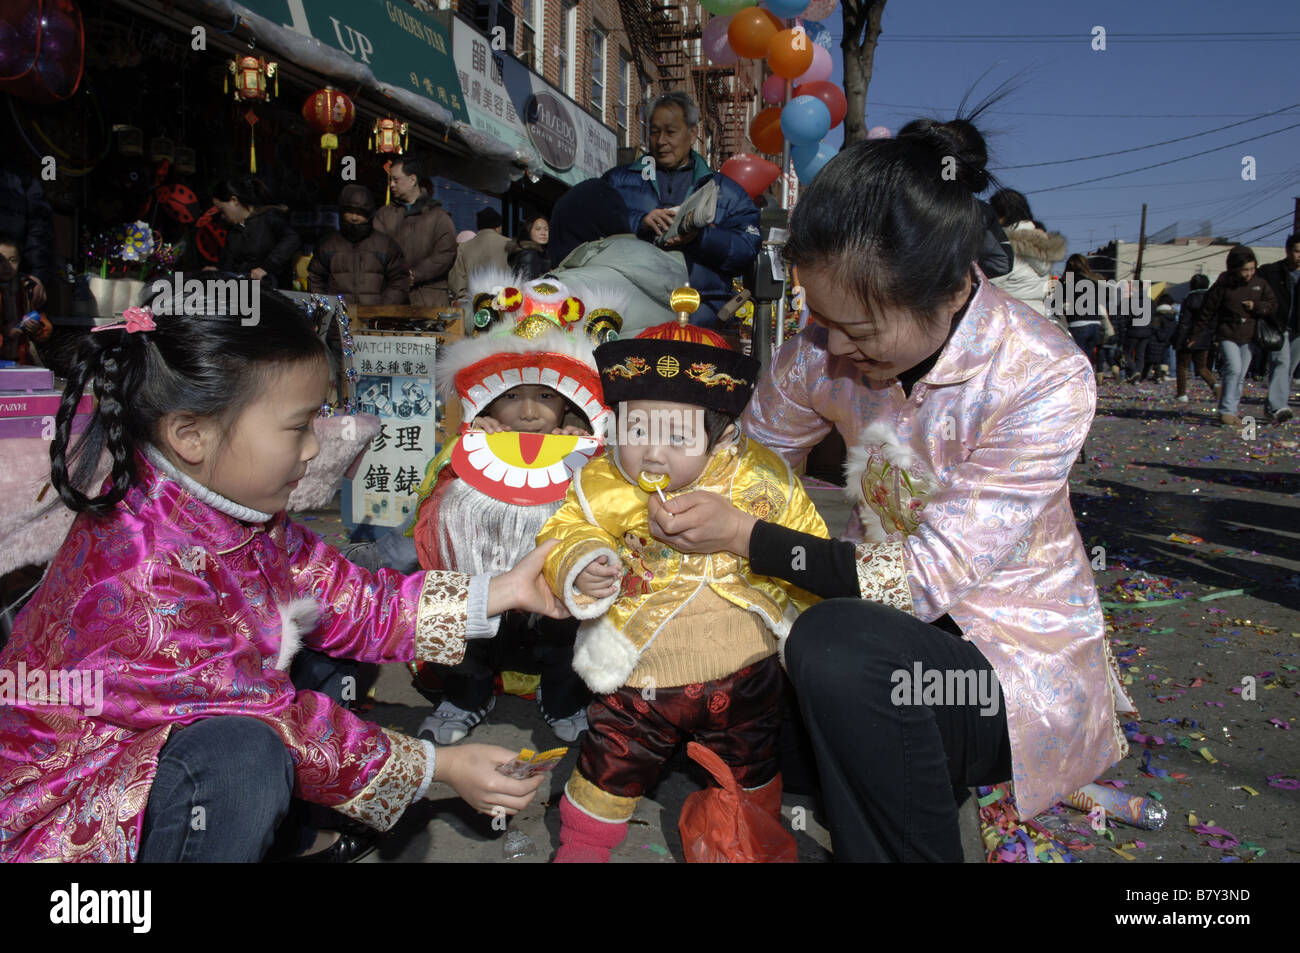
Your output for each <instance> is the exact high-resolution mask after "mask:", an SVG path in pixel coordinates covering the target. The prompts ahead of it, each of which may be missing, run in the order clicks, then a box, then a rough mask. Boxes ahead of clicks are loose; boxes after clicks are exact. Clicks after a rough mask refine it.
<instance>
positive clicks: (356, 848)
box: [289, 828, 379, 864]
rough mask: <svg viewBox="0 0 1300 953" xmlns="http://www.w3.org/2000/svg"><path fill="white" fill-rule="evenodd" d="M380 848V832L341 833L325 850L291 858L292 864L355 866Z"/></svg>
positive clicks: (351, 831)
mask: <svg viewBox="0 0 1300 953" xmlns="http://www.w3.org/2000/svg"><path fill="white" fill-rule="evenodd" d="M378 846H379V832H378V831H372V830H370V829H368V828H367V829H360V828H358V829H355V830H346V831H339V839H338V840H336V841H335V842H334V843H333V844H330V846H328V847H326V848H325V849H324V850H318V851H316V853H314V854H302V855H300V856H298V857H293V858H290V860H289V863H291V864H354V863H356V862H357V861H358V860H360V859H361V858H362V857H365V856H367V855H368V854H371V853H373V852H374V850H375V848H376V847H378Z"/></svg>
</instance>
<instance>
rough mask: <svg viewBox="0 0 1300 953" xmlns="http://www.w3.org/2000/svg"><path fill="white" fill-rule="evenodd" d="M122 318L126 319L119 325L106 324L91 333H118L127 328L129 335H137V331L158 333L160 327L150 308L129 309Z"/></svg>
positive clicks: (91, 330) (93, 329) (92, 329)
mask: <svg viewBox="0 0 1300 953" xmlns="http://www.w3.org/2000/svg"><path fill="white" fill-rule="evenodd" d="M122 317H124V318H126V320H125V321H122V322H120V323H118V324H105V325H103V326H102V327H98V328H91V329H90V333H91V334H94V333H95V332H96V331H118V330H121V329H122V328H126V333H127V334H135V332H137V331H157V330H158V325H156V324H154V323H153V310H152V309H150V308H147V307H145V308H127V309H126V310H125V311H123V312H122Z"/></svg>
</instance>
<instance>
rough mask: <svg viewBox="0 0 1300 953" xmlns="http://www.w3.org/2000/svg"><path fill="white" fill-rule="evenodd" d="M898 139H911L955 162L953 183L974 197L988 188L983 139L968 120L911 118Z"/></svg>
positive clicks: (986, 152)
mask: <svg viewBox="0 0 1300 953" xmlns="http://www.w3.org/2000/svg"><path fill="white" fill-rule="evenodd" d="M898 138H899V139H906V140H911V141H913V142H917V143H919V144H921V145H924V146H926V147H928V148H930V149H932V150H934V151H935V152H936V153H937V154H938V155H940V156H952V157H953V159H954V160H955V161H956V164H957V168H956V172H957V178H956V181H957V182H959V183H961V184H962V185H964V186H966V188H968V189H970V191H971V193H972V194H974V195H978V194H979V193H981V192H983V191H984V190H985V189H987V188H988V187H989V174H988V171H987V169H986V168H985V166H987V165H988V161H989V153H988V148H987V147H986V146H985V145H984V137H983V136H982V135H981V134H980V131H979V130H978V129H976V128H975V124H974V123H973V122H971V121H970V120H969V119H950V120H949V121H947V122H940V121H939V120H937V119H914V120H912V121H911V122H909V123H908V124H907V125H906V126H904V127H903V128H902V129H900V130H899V131H898Z"/></svg>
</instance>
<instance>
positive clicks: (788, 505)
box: [537, 288, 827, 863]
mask: <svg viewBox="0 0 1300 953" xmlns="http://www.w3.org/2000/svg"><path fill="white" fill-rule="evenodd" d="M697 298H698V294H697V293H695V292H694V291H693V290H692V289H689V288H685V289H679V290H678V291H677V292H674V295H673V299H674V300H673V307H674V310H675V311H677V312H678V315H679V322H678V323H676V324H666V325H660V326H658V327H653V328H648V329H646V330H645V331H643V332H642V333H641V334H640V335H639V336H638V337H637V338H634V339H632V340H628V341H615V342H611V343H607V344H603V345H602V346H601V347H599V348H598V349H597V350H596V364H597V366H598V367H599V369H600V374H601V384H602V386H603V388H604V395H605V401H606V403H608V404H609V405H610V406H611V407H615V406H617V408H618V414H619V421H618V427H617V431H616V434H617V439H616V440H611V441H610V444H611V446H610V447H609V449H607V450H606V451H605V453H604V454H603V455H601V456H598V457H595V458H593V459H592V460H591V461H590V462H588V463H587V464H586V466H584V467H583V468H582V469H581V470H580V471H579V472H578V474H577V476H576V477H575V478H574V480H573V483H572V485H571V486H570V487H569V491H568V495H567V497H566V498H565V501H564V505H563V506H562V507H561V508H560V509H559V511H558V512H557V513H556V514H555V516H553V517H552V518H551V520H550V521H549V522H548V523H547V524H546V526H545V527H544V528H543V529H542V531H541V533H540V534H539V535H538V537H537V540H538V542H539V543H540V542H542V541H545V540H548V539H558V540H559V541H560V545H559V546H557V547H555V549H554V550H553V551H552V552H551V553H550V555H549V557H548V558H547V561H546V577H547V581H548V582H550V584H551V586H552V588H553V589H554V590H555V592H556V593H557V594H558V595H559V596H560V598H561V599H563V600H564V602H565V605H566V606H567V607H568V609H569V611H570V612H572V613H573V615H574V616H575V617H576V618H578V619H582V620H585V621H584V622H583V623H582V626H581V628H580V629H579V631H578V635H577V644H576V647H575V650H574V656H573V666H574V668H575V669H576V670H577V671H578V673H579V674H580V675H581V676H582V677H583V679H584V680H585V681H586V683H587V685H588V686H589V687H590V688H591V689H592V691H593V692H595V693H596V696H597V697H596V699H595V700H594V701H593V702H592V704H591V706H590V707H589V708H588V710H587V716H588V721H589V724H590V730H589V731H588V733H587V736H586V738H585V739H584V741H583V744H582V749H581V753H580V754H579V757H578V764H577V769H576V770H575V771H574V773H573V775H572V776H571V777H570V779H569V782H568V784H567V785H566V786H565V794H564V797H563V798H561V800H560V818H561V822H562V827H561V829H560V841H561V847H560V849H559V852H558V853H557V855H556V858H555V859H556V861H557V862H560V863H565V862H581V861H599V862H605V861H608V860H609V855H610V850H611V849H613V848H614V847H616V846H618V844H620V843H621V842H622V841H623V838H624V837H625V836H626V834H627V828H628V820H629V819H630V818H631V817H632V813H633V811H634V810H635V808H636V805H637V802H638V800H639V799H640V797H641V795H642V793H643V792H644V791H645V790H646V789H647V788H650V787H652V786H653V785H654V783H655V781H656V780H657V778H658V775H659V771H660V769H661V767H662V766H663V764H664V762H665V761H666V760H667V759H668V757H669V756H670V755H671V754H672V752H673V751H674V749H675V748H676V747H677V745H678V744H679V743H681V742H682V741H683V740H686V739H694V740H695V741H697V742H699V743H700V744H703V745H704V746H705V747H706V748H709V749H710V750H711V751H713V752H714V753H715V754H716V755H718V756H719V757H720V758H721V760H722V762H724V763H725V764H726V765H727V766H728V767H729V768H730V769H731V772H732V774H733V776H734V778H735V781H736V782H737V783H738V785H739V786H740V787H741V788H742V789H744V790H745V792H746V793H745V795H744V797H745V798H746V799H749V800H750V801H751V803H752V804H755V805H758V806H759V807H760V808H761V810H762V811H763V812H764V813H767V814H769V815H771V816H773V817H775V818H776V820H777V821H778V822H779V820H780V810H781V779H780V774H779V771H778V765H777V754H778V742H777V734H778V729H779V727H780V723H781V693H782V687H783V683H784V675H783V672H782V669H781V666H780V664H779V663H778V660H777V657H776V656H777V653H778V648H779V642H780V640H782V639H783V638H784V636H785V635H786V634H787V633H788V632H789V629H790V624H791V622H792V620H793V619H794V618H795V617H796V616H797V615H798V613H799V612H800V611H802V610H803V609H804V608H806V607H807V606H808V605H809V604H811V603H812V602H815V601H817V600H816V597H815V596H813V595H812V594H811V593H808V592H806V591H804V590H802V589H798V588H796V587H793V586H790V585H788V584H786V583H784V582H781V581H778V580H776V579H772V578H770V577H767V576H758V575H755V574H754V573H753V572H752V571H751V570H750V568H749V562H748V560H746V559H742V558H740V557H739V556H735V555H732V554H730V553H714V554H712V555H689V554H685V553H680V552H677V551H675V550H674V549H672V548H671V547H670V546H668V545H667V544H665V543H662V542H660V541H659V540H656V539H653V538H652V537H651V534H650V526H649V513H648V510H647V504H648V500H649V496H650V494H651V493H652V492H653V493H658V494H659V495H660V497H661V498H663V497H662V493H663V491H665V490H666V491H668V492H669V493H670V494H675V493H679V492H690V491H693V490H706V491H711V492H714V493H720V494H722V495H723V496H725V497H726V498H727V499H729V500H730V501H731V502H732V503H733V504H735V505H736V506H737V507H739V508H740V509H742V510H743V511H745V512H747V513H750V514H752V515H754V516H756V517H758V518H760V519H764V520H770V521H772V522H776V523H779V524H780V525H782V526H788V527H790V528H791V529H797V530H800V531H802V532H806V533H813V534H816V535H818V536H821V537H823V538H824V537H826V535H827V533H826V525H825V523H823V522H822V519H821V517H820V516H819V515H818V513H817V509H816V507H814V506H813V504H812V501H811V500H810V499H809V498H808V496H807V494H806V493H805V492H804V489H803V486H802V485H801V484H800V482H799V479H798V478H797V477H796V476H794V474H793V473H791V471H790V468H789V467H788V466H787V465H786V463H785V461H783V460H782V459H781V457H779V456H777V455H776V454H775V453H773V452H772V451H770V450H768V449H766V448H765V447H762V446H759V445H758V444H756V443H753V442H752V441H750V440H748V439H746V438H745V437H743V436H742V435H741V434H740V432H739V430H738V429H737V427H736V423H735V420H736V418H737V417H739V416H740V414H741V412H742V411H743V410H744V409H745V405H746V404H747V403H748V402H749V397H750V395H751V393H752V392H753V388H754V384H755V382H756V377H757V375H758V370H759V365H758V362H757V361H756V360H754V359H753V358H749V357H745V356H744V355H741V354H739V353H737V352H735V351H733V350H731V349H730V348H729V347H728V346H727V344H726V342H725V340H723V339H722V338H721V337H720V336H719V335H717V334H715V333H714V332H711V331H708V330H705V329H703V328H699V327H693V326H691V325H689V324H688V323H687V318H688V317H689V314H690V312H691V310H693V309H692V307H691V305H692V303H693V301H694V300H695V299H697ZM664 499H666V498H664ZM713 790H716V789H711V791H710V794H712V793H713ZM785 838H786V840H787V841H788V842H789V844H788V846H789V848H790V851H789V854H793V846H794V845H793V839H792V838H791V837H790V835H789V834H788V832H785ZM782 852H783V853H784V851H782ZM688 857H690V853H689V850H688Z"/></svg>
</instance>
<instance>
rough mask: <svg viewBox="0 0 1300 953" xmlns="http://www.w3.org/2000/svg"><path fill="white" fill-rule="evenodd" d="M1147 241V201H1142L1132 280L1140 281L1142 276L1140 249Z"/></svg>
mask: <svg viewBox="0 0 1300 953" xmlns="http://www.w3.org/2000/svg"><path fill="white" fill-rule="evenodd" d="M1146 243H1147V203H1146V202H1143V203H1142V225H1141V227H1140V228H1139V229H1138V257H1137V263H1136V264H1135V265H1134V266H1133V280H1134V281H1140V280H1141V278H1142V249H1143V248H1144V247H1145V246H1146Z"/></svg>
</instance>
